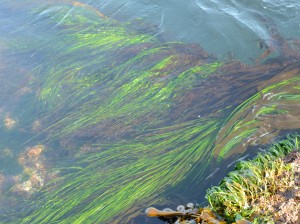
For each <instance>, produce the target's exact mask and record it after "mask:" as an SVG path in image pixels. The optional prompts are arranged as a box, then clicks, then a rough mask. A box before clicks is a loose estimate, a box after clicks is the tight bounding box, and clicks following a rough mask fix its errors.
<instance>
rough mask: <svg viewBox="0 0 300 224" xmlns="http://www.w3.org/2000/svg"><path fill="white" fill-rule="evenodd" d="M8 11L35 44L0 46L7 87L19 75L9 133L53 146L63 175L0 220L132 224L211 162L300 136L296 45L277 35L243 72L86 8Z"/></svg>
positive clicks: (64, 4) (50, 162) (63, 4)
mask: <svg viewBox="0 0 300 224" xmlns="http://www.w3.org/2000/svg"><path fill="white" fill-rule="evenodd" d="M16 5H19V6H20V5H21V7H17V6H16ZM2 7H6V11H7V12H8V15H7V17H6V20H9V19H12V18H10V17H9V12H10V11H12V10H13V11H14V12H15V14H16V12H18V13H17V14H18V15H19V17H17V18H15V19H16V20H18V22H20V21H22V23H21V24H22V25H21V26H20V27H19V29H16V31H15V32H16V33H17V32H21V31H22V30H23V31H24V30H26V31H27V32H26V34H27V35H21V36H18V35H15V36H14V37H11V36H6V35H4V34H3V36H1V39H0V46H1V53H2V55H5V58H4V57H3V60H4V61H6V62H7V63H5V64H3V65H2V64H1V67H0V69H1V71H2V73H1V77H0V78H1V80H5V78H6V75H5V74H7V73H6V71H11V70H12V69H14V68H12V67H9V65H10V64H13V62H14V60H16V59H15V58H17V60H18V62H19V64H20V65H22V66H21V68H20V69H19V70H15V71H14V73H13V74H12V75H11V80H12V82H13V83H11V85H6V86H5V87H3V89H1V90H0V91H1V93H2V91H3V92H4V91H5V93H7V92H8V93H10V94H9V95H8V96H7V94H1V101H2V102H5V100H6V101H7V100H8V101H9V102H13V104H14V107H11V106H9V105H6V106H2V107H1V108H0V115H1V119H2V120H3V123H4V125H3V126H1V128H2V129H1V131H2V132H3V133H4V134H5V135H4V136H5V137H6V138H7V139H9V140H10V141H14V137H16V136H17V135H18V134H22V136H24V137H23V138H22V140H23V143H24V142H25V143H24V145H31V146H32V145H39V144H40V143H42V144H43V145H47V147H45V149H46V150H43V151H41V153H42V154H43V156H46V157H47V160H46V159H45V160H43V161H47V162H45V163H46V164H44V166H45V169H46V168H47V169H49V171H48V175H50V174H51V173H52V174H53V173H54V174H55V175H54V174H53V175H52V176H51V178H48V179H49V180H48V181H46V180H40V183H43V184H40V185H43V186H41V188H39V189H35V193H34V194H33V195H31V196H30V198H26V200H24V201H22V202H20V203H19V204H18V206H16V207H17V208H18V211H19V212H16V210H14V209H13V206H12V208H11V209H2V208H1V210H0V211H1V213H2V214H1V216H0V220H1V221H5V222H6V223H30V224H33V223H126V222H129V220H132V219H133V218H134V217H136V216H137V215H138V214H140V213H141V211H144V208H145V207H147V206H145V205H151V204H155V203H158V202H161V201H162V200H163V199H164V197H166V196H167V194H168V192H169V191H170V189H172V188H174V186H178V185H180V183H182V182H183V181H185V182H189V183H191V185H192V184H193V183H199V182H200V181H203V180H204V179H205V177H204V176H203V174H204V173H205V171H206V169H207V168H208V166H209V164H210V163H211V161H213V160H216V161H217V162H221V161H222V160H224V159H227V158H229V157H230V156H231V155H232V153H233V152H234V153H242V152H244V151H246V149H247V146H249V145H256V144H266V143H268V142H269V141H270V139H272V138H274V137H276V136H277V135H278V134H279V133H280V132H281V131H288V130H294V131H296V130H298V129H299V127H300V114H299V111H300V108H299V107H300V103H299V100H300V67H299V59H300V54H299V48H300V46H299V40H293V39H291V40H289V41H286V40H285V39H284V38H282V37H281V36H280V34H279V33H278V32H276V27H274V26H272V25H271V24H268V26H267V27H268V29H269V32H270V35H271V37H272V40H273V42H276V46H272V47H271V46H269V47H265V48H267V52H266V53H263V54H262V56H261V57H260V58H259V59H258V61H257V63H256V64H255V65H246V64H243V63H242V62H239V61H238V60H234V59H230V60H229V59H228V60H224V61H222V60H219V59H218V58H216V57H215V56H212V55H209V54H208V53H207V52H205V51H204V50H203V49H202V48H201V47H200V46H198V45H195V44H185V43H181V42H164V41H162V40H160V39H158V38H157V37H156V36H153V35H151V34H150V33H141V32H140V31H139V30H137V29H135V28H134V26H133V24H128V23H126V24H123V23H120V22H118V21H115V20H113V19H111V18H107V17H106V16H104V15H103V14H102V13H101V12H99V11H98V10H97V9H95V8H93V7H91V6H88V5H86V4H83V3H80V2H77V1H67V0H66V1H43V2H42V3H40V2H36V1H29V0H28V1H22V3H19V2H18V4H16V3H15V2H14V1H11V2H10V3H8V2H7V3H5V5H4V6H2ZM24 14H25V16H26V18H27V19H26V20H23V19H22V18H23V17H22V16H24ZM261 19H262V18H261ZM262 20H263V19H262ZM1 22H5V21H1ZM263 22H265V23H268V21H267V20H264V21H263ZM31 33H35V35H32V34H31ZM45 33H46V34H47V36H46V38H45ZM3 46H5V47H3ZM12 52H13V53H12ZM249 74H251V75H249ZM245 84H247V85H246V87H245ZM233 95H234V96H235V97H234V98H233V97H232V96H233ZM4 96H5V98H4ZM24 105H26V107H24ZM8 119H9V120H8ZM13 133H14V134H13ZM24 149H25V151H26V147H24ZM27 150H28V149H27ZM20 151H22V150H21V149H20ZM26 152H27V151H26ZM39 158H40V157H39ZM41 158H43V157H41ZM16 163H17V162H16ZM39 172H40V171H39ZM40 176H42V175H40ZM40 176H39V177H40ZM40 178H42V177H40ZM24 181H25V180H24ZM0 183H1V182H0ZM191 187H192V186H191ZM5 197H7V200H9V198H11V197H13V196H12V195H11V192H9V193H6V194H4V195H3V198H5ZM3 200H4V199H3ZM1 201H2V200H1ZM0 205H1V207H2V203H1V204H0ZM2 211H4V212H2Z"/></svg>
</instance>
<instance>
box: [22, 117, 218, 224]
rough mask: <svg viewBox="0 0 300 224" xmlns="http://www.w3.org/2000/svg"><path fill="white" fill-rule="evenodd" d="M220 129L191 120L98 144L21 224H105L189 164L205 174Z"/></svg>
mask: <svg viewBox="0 0 300 224" xmlns="http://www.w3.org/2000/svg"><path fill="white" fill-rule="evenodd" d="M218 127H219V123H218V122H216V121H205V120H202V121H197V122H195V121H193V122H189V123H186V124H184V125H178V126H176V128H175V127H168V128H165V129H161V130H159V133H153V135H152V136H149V137H147V138H146V139H141V140H138V141H134V142H131V143H128V142H126V143H125V142H121V143H119V144H114V145H113V144H112V145H100V147H101V148H102V149H101V150H100V151H97V152H96V153H94V154H90V155H86V156H80V158H78V161H77V162H76V164H72V165H73V166H75V167H77V166H78V167H80V166H81V167H82V169H81V170H80V171H78V172H75V173H71V174H69V175H66V176H65V177H64V178H63V180H62V181H61V183H59V184H58V187H56V188H55V189H53V190H52V191H50V192H45V195H44V196H42V198H40V199H36V201H35V202H34V206H35V207H37V208H38V209H37V210H36V211H34V212H33V213H32V214H30V215H29V216H28V217H27V218H26V219H24V220H23V223H49V222H52V223H55V222H60V223H70V222H71V223H86V222H91V223H94V222H98V223H99V222H100V223H103V222H105V221H107V220H109V219H111V218H112V217H114V216H116V215H120V211H121V214H122V211H125V210H128V209H129V208H132V207H134V206H135V205H136V204H138V203H139V201H140V200H141V199H143V200H144V199H148V200H150V199H151V203H153V201H155V200H158V199H159V198H160V197H162V195H163V192H164V190H165V189H166V187H170V186H175V185H177V184H178V183H180V182H181V181H182V180H183V179H185V177H186V175H187V173H188V172H189V171H190V169H191V168H190V166H189V164H193V163H195V162H199V161H202V162H203V165H202V167H201V168H199V170H198V172H200V173H201V172H203V170H204V169H205V168H206V167H207V166H208V164H209V155H206V154H205V153H206V152H207V150H208V148H212V145H211V142H212V141H213V139H214V135H215V134H216V132H217V131H218V129H219V128H218ZM175 146H176V147H175ZM116 155H118V156H116ZM56 184H57V183H56ZM66 202H67V203H66ZM79 211H80V212H79ZM116 218H117V217H116Z"/></svg>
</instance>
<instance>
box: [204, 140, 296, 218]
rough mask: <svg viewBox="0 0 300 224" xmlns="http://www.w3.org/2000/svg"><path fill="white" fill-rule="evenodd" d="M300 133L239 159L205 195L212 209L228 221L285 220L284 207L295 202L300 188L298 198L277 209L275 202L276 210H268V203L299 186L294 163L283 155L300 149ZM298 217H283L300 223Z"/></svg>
mask: <svg viewBox="0 0 300 224" xmlns="http://www.w3.org/2000/svg"><path fill="white" fill-rule="evenodd" d="M299 137H300V136H299V135H289V136H288V137H287V139H286V140H283V141H280V142H278V143H277V144H274V145H272V146H271V147H270V148H269V150H268V151H267V152H266V153H260V154H258V156H257V157H256V158H254V159H252V160H249V161H242V162H239V163H238V164H237V165H236V168H235V170H234V171H232V172H230V173H228V175H227V176H226V177H225V178H224V179H223V180H222V181H221V183H220V184H219V186H214V187H212V188H210V189H208V190H207V194H206V198H207V200H208V202H209V204H210V206H211V207H212V209H213V210H214V211H215V212H217V213H218V214H219V215H221V216H223V217H224V218H226V219H227V220H228V221H234V220H235V218H236V217H237V216H242V217H244V218H247V219H249V220H251V221H252V222H253V223H267V222H268V223H273V222H278V221H280V220H281V221H282V219H283V218H284V217H283V216H284V215H286V214H285V213H284V212H283V210H284V209H283V207H284V206H285V207H288V205H289V204H291V205H292V204H293V203H296V202H295V201H296V200H298V199H297V195H296V194H297V192H296V193H295V195H294V196H295V199H293V200H292V201H289V200H287V202H284V203H283V204H282V205H281V207H280V206H278V208H277V209H278V211H274V209H275V206H274V208H272V209H273V210H272V209H270V210H268V208H267V207H268V206H267V204H268V205H269V207H270V206H271V204H272V203H271V201H272V200H273V201H274V200H277V201H278V200H279V199H278V197H280V196H278V195H280V193H281V194H284V193H286V192H290V191H292V190H293V189H297V187H299V186H296V185H297V180H296V179H295V174H297V172H296V171H295V166H294V165H293V164H292V163H289V162H286V159H284V157H285V156H286V155H288V154H289V153H291V152H298V153H299ZM296 168H297V167H296ZM298 193H299V192H298ZM276 197H277V199H275V198H276ZM298 201H299V200H298ZM273 204H274V203H273ZM280 209H281V210H280ZM294 209H298V210H296V212H298V213H299V206H298V207H294ZM286 210H287V209H286ZM280 212H281V213H280ZM280 214H283V215H280ZM294 216H295V217H297V215H294ZM295 217H294V218H290V219H288V218H285V219H284V220H285V221H287V220H290V222H289V221H288V222H287V223H297V222H296V221H297V218H295ZM293 220H294V222H293ZM285 223H286V222H285Z"/></svg>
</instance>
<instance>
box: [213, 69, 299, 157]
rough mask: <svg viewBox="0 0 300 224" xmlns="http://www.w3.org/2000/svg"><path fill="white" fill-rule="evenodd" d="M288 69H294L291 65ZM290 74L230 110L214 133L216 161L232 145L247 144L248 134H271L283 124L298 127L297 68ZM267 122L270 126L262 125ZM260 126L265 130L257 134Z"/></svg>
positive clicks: (249, 137) (249, 136) (292, 127)
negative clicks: (217, 131)
mask: <svg viewBox="0 0 300 224" xmlns="http://www.w3.org/2000/svg"><path fill="white" fill-rule="evenodd" d="M291 70H295V69H293V68H291ZM286 73H288V71H286ZM284 74H285V72H283V75H282V76H283V77H284ZM292 74H293V76H291V77H290V78H287V79H285V80H283V81H279V82H278V81H277V82H275V83H273V84H271V85H270V86H268V87H266V88H264V89H263V90H262V91H261V92H259V93H257V94H255V95H253V96H252V97H250V98H249V99H247V100H246V101H245V102H244V103H242V104H241V105H240V106H239V107H237V108H236V109H235V110H234V111H233V112H232V114H231V115H230V116H229V118H228V119H227V121H226V122H225V123H224V124H223V127H222V130H221V131H220V133H219V134H218V139H217V143H216V144H217V147H216V149H215V150H216V151H215V153H216V154H217V155H218V158H219V159H218V160H219V161H220V160H222V159H223V158H224V157H225V156H229V155H230V153H229V152H231V151H232V150H233V149H234V148H235V147H236V146H241V143H242V142H243V143H244V144H246V145H247V142H246V141H245V140H248V142H250V140H251V137H252V138H253V139H255V138H260V137H263V135H268V134H273V133H274V130H277V132H278V130H280V129H284V128H286V127H288V128H290V129H297V128H300V123H299V114H298V112H297V111H298V110H299V106H298V105H299V100H300V91H299V86H300V77H299V73H298V69H296V72H293V73H292ZM271 121H273V122H271ZM279 122H281V123H279ZM268 123H270V126H266V125H267V124H268ZM264 126H265V129H267V130H265V131H264V132H265V133H259V129H260V128H262V127H264ZM261 132H263V130H261ZM277 132H276V133H277ZM276 133H275V134H276ZM254 136H256V137H254ZM235 151H236V150H235Z"/></svg>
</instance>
